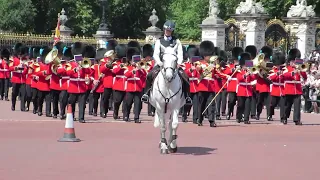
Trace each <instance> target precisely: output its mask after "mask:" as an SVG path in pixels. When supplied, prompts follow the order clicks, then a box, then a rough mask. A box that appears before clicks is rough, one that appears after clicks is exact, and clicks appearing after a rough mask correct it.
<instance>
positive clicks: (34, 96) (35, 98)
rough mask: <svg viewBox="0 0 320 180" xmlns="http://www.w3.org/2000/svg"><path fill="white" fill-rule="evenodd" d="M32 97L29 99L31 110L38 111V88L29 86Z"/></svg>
mask: <svg viewBox="0 0 320 180" xmlns="http://www.w3.org/2000/svg"><path fill="white" fill-rule="evenodd" d="M31 92H32V98H31V101H32V103H33V111H34V112H38V107H39V105H38V99H39V95H38V94H39V90H38V89H37V88H31Z"/></svg>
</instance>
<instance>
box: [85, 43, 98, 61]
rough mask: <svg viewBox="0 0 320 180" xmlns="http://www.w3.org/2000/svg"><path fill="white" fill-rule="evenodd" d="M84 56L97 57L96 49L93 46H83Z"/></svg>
mask: <svg viewBox="0 0 320 180" xmlns="http://www.w3.org/2000/svg"><path fill="white" fill-rule="evenodd" d="M82 56H83V57H85V58H95V57H96V49H95V48H94V47H93V46H90V45H87V46H85V47H84V48H83V52H82Z"/></svg>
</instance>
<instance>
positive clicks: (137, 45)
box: [127, 41, 141, 52]
mask: <svg viewBox="0 0 320 180" xmlns="http://www.w3.org/2000/svg"><path fill="white" fill-rule="evenodd" d="M127 47H128V48H131V47H134V48H137V49H138V50H139V52H141V46H140V44H139V42H138V41H130V42H128V45H127Z"/></svg>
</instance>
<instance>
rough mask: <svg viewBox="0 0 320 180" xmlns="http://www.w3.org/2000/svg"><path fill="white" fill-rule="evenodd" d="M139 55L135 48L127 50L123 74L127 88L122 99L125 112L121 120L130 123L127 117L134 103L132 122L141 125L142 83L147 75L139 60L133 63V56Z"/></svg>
mask: <svg viewBox="0 0 320 180" xmlns="http://www.w3.org/2000/svg"><path fill="white" fill-rule="evenodd" d="M140 53H141V52H140V50H139V49H137V48H135V47H129V48H128V50H127V60H128V66H127V70H126V71H125V73H124V75H125V76H126V77H127V87H126V96H125V99H124V102H125V103H124V105H125V111H124V113H123V120H124V121H127V122H128V121H130V118H129V115H130V111H131V107H132V104H133V103H134V110H133V112H134V122H135V123H141V121H140V113H141V106H142V102H141V97H142V94H143V83H144V81H145V79H146V76H147V73H146V71H145V69H144V64H142V62H141V58H140V61H134V56H137V57H139V56H140ZM140 57H141V56H140ZM138 59H139V58H138Z"/></svg>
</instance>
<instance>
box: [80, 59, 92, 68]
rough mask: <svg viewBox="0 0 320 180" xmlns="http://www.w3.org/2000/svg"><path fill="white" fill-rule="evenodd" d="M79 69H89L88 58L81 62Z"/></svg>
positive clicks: (89, 62)
mask: <svg viewBox="0 0 320 180" xmlns="http://www.w3.org/2000/svg"><path fill="white" fill-rule="evenodd" d="M80 65H81V67H82V68H90V67H91V61H90V59H88V58H83V60H82V61H81V64H80Z"/></svg>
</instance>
